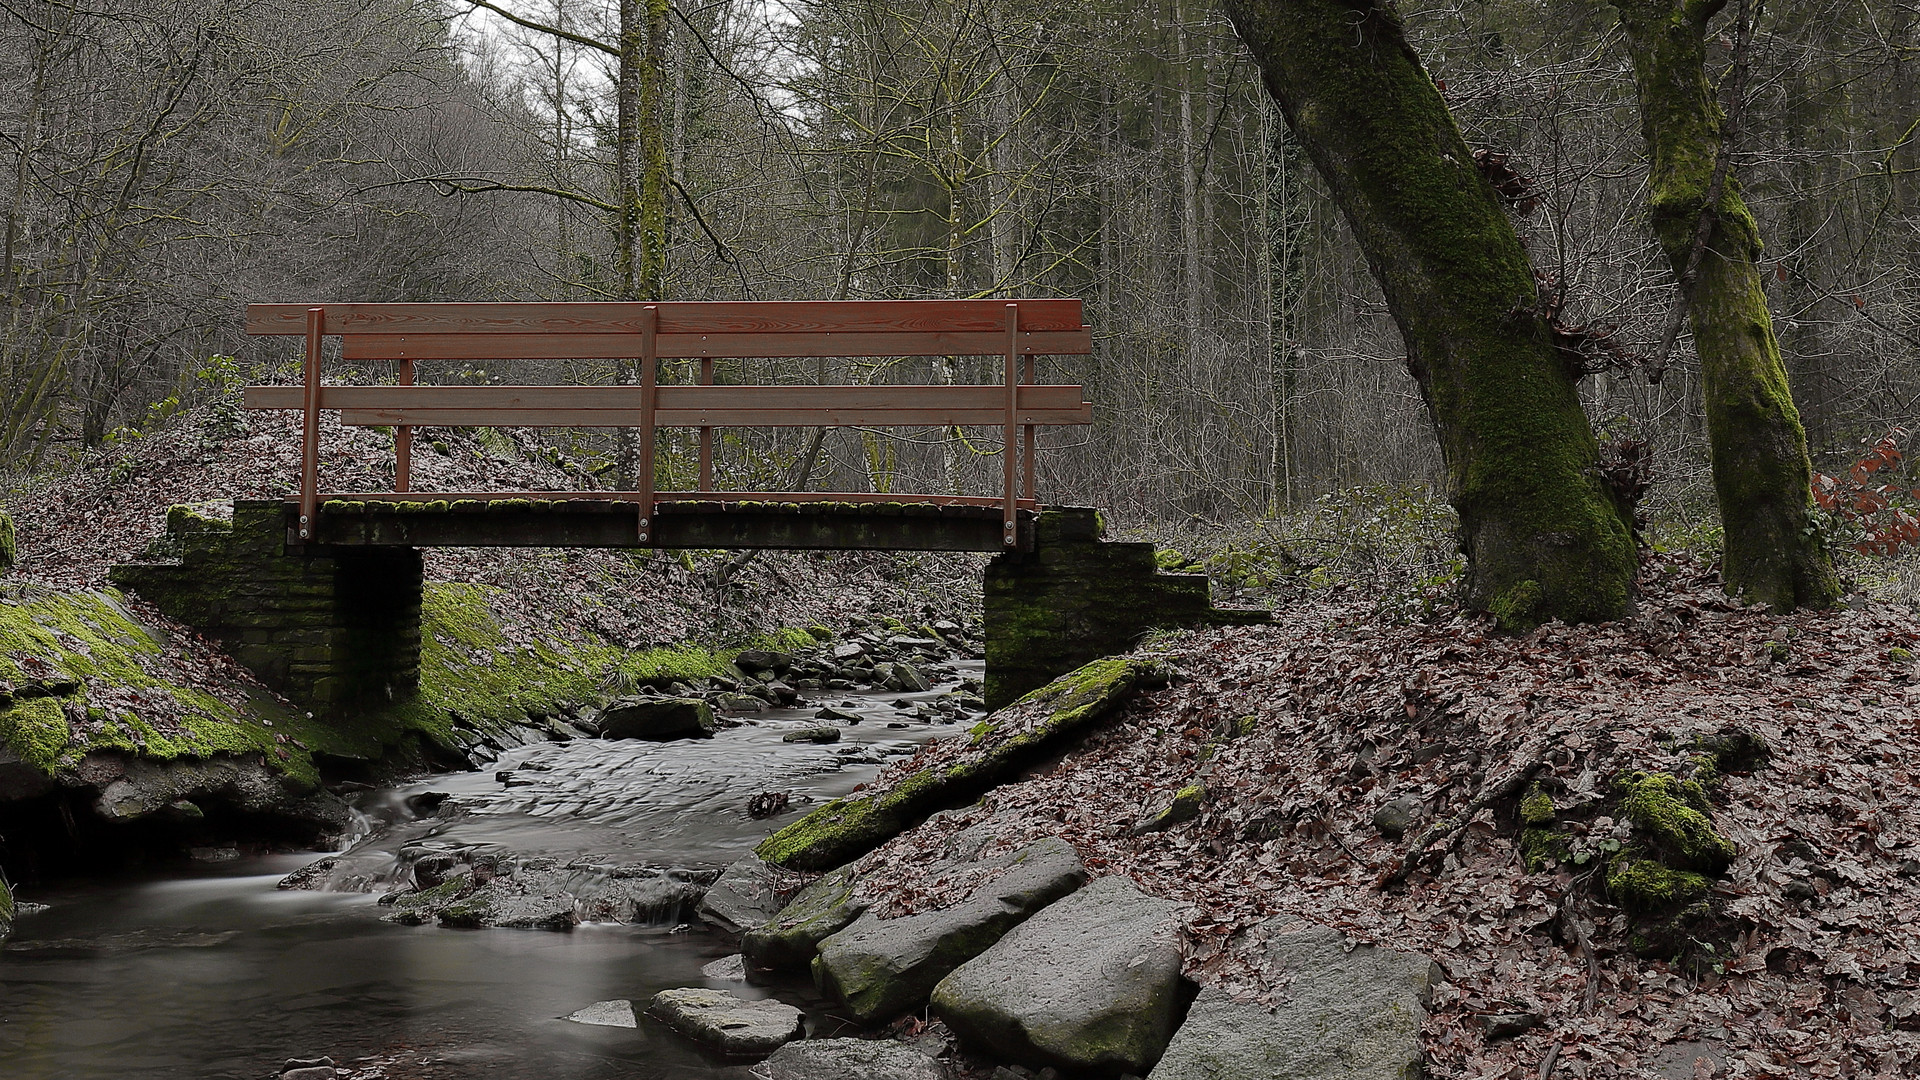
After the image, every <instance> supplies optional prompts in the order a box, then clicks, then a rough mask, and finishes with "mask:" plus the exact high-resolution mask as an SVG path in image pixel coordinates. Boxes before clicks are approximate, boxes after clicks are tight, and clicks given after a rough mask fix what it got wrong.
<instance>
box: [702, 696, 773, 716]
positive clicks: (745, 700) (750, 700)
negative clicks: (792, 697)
mask: <svg viewBox="0 0 1920 1080" xmlns="http://www.w3.org/2000/svg"><path fill="white" fill-rule="evenodd" d="M713 703H714V705H715V706H716V707H717V708H721V709H725V710H726V711H728V712H761V711H763V710H765V709H766V707H767V702H766V701H765V700H764V699H762V698H757V697H754V696H753V695H752V694H719V695H716V696H715V697H714V699H713Z"/></svg>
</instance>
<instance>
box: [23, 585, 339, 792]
mask: <svg viewBox="0 0 1920 1080" xmlns="http://www.w3.org/2000/svg"><path fill="white" fill-rule="evenodd" d="M178 651H179V646H178V645H177V644H176V643H174V642H171V641H169V640H167V639H166V638H165V637H164V636H163V635H159V634H157V633H156V632H155V631H152V630H149V629H148V628H147V627H145V626H142V625H141V624H140V623H138V622H136V621H135V620H134V618H133V616H132V615H131V614H130V613H129V612H128V611H127V609H126V607H125V606H124V604H123V602H122V597H121V595H120V594H119V593H118V592H115V591H113V590H104V591H98V592H94V591H88V592H75V593H60V592H50V591H45V590H36V591H33V592H30V593H28V594H25V595H24V596H23V597H22V602H20V603H0V683H5V684H7V686H9V687H10V688H11V689H10V690H8V691H7V692H6V693H4V694H0V743H4V744H5V745H6V747H7V748H8V749H9V750H11V751H12V752H13V753H14V754H16V755H17V756H18V757H19V758H20V759H21V760H22V761H24V762H26V763H28V764H30V765H33V766H34V767H36V768H39V769H41V770H43V771H45V772H47V773H49V774H50V773H52V772H53V770H54V769H55V768H57V767H58V766H59V765H60V764H62V763H64V762H68V761H74V760H78V759H79V758H80V757H81V756H83V755H85V754H87V753H90V752H93V751H101V750H121V751H126V752H129V753H137V754H139V755H141V756H143V757H147V758H150V759H157V760H172V759H176V758H199V759H205V758H211V757H216V756H222V755H232V756H249V755H256V754H257V755H260V756H262V757H264V758H265V759H266V760H267V762H268V764H269V765H271V766H273V767H276V768H279V769H280V770H281V771H283V772H286V773H287V774H289V775H290V776H293V777H295V778H297V779H301V780H306V781H313V780H317V779H318V776H317V773H316V772H315V770H314V768H313V763H312V758H311V755H310V753H309V751H310V750H311V749H312V748H313V747H314V745H315V743H317V742H320V741H322V740H323V739H324V736H325V732H324V731H323V730H321V729H319V728H318V727H317V726H315V725H312V724H310V723H308V722H306V721H305V720H304V718H302V717H297V716H294V715H291V714H289V713H288V712H287V711H286V710H284V709H282V708H280V707H279V706H277V705H276V704H274V703H273V702H272V700H271V699H270V698H268V697H266V695H259V697H258V699H257V700H255V699H250V698H245V697H243V695H241V694H238V693H236V694H232V695H230V696H229V698H228V699H222V698H220V697H216V696H214V695H213V694H211V693H208V692H207V691H206V690H204V689H201V688H200V687H199V686H195V685H187V683H188V681H189V680H188V677H187V676H186V675H185V674H184V673H183V672H182V670H181V669H180V667H179V666H178V664H177V663H176V659H177V656H178ZM194 681H196V682H203V681H204V680H203V679H200V680H194Z"/></svg>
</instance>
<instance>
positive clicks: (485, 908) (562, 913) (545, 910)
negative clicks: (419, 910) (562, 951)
mask: <svg viewBox="0 0 1920 1080" xmlns="http://www.w3.org/2000/svg"><path fill="white" fill-rule="evenodd" d="M439 920H440V925H441V926H447V927H452V928H455V929H460V930H477V929H479V928H480V927H483V926H498V927H502V928H504V929H509V930H571V929H573V928H574V927H575V926H576V925H578V924H579V922H580V916H579V914H578V913H577V912H576V911H575V910H574V902H573V897H571V896H569V895H567V894H565V893H546V894H541V895H533V894H530V893H526V892H522V891H520V890H519V889H516V888H514V887H513V886H512V884H511V883H510V880H509V881H495V882H490V883H488V884H486V885H483V886H481V887H480V888H478V889H476V890H474V891H473V892H472V893H471V894H469V895H467V896H464V897H462V898H460V899H459V900H456V901H454V902H453V903H451V904H449V905H447V906H446V907H444V908H441V909H440V913H439Z"/></svg>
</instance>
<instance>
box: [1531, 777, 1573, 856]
mask: <svg viewBox="0 0 1920 1080" xmlns="http://www.w3.org/2000/svg"><path fill="white" fill-rule="evenodd" d="M1558 815H1559V809H1558V808H1557V807H1556V806H1554V803H1553V796H1551V795H1549V794H1547V793H1546V791H1545V789H1543V788H1542V787H1541V786H1540V785H1539V784H1535V785H1533V787H1532V788H1530V789H1528V791H1527V795H1526V797H1525V798H1523V799H1521V800H1520V826H1521V828H1520V861H1521V862H1522V863H1523V864H1524V865H1525V866H1526V868H1527V872H1528V873H1530V874H1537V873H1540V872H1541V871H1543V870H1547V869H1549V868H1551V867H1552V866H1553V865H1554V864H1555V863H1558V862H1562V861H1565V860H1566V858H1567V856H1568V846H1567V840H1566V837H1565V836H1563V835H1562V834H1560V833H1559V832H1556V831H1555V830H1554V828H1553V826H1554V822H1555V821H1556V820H1557V818H1558Z"/></svg>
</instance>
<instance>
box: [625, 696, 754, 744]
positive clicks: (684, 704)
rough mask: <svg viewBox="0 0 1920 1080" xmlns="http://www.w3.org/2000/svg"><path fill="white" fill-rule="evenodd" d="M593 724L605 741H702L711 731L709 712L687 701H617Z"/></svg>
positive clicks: (696, 702) (696, 700) (702, 704)
mask: <svg viewBox="0 0 1920 1080" xmlns="http://www.w3.org/2000/svg"><path fill="white" fill-rule="evenodd" d="M724 696H733V697H738V696H739V695H723V697H724ZM749 700H752V699H749ZM594 723H595V726H597V727H598V728H599V729H600V736H601V738H605V739H687V738H704V737H706V736H708V735H712V734H713V729H714V721H713V709H712V708H710V707H709V706H708V705H707V703H706V702H704V701H701V700H700V699H699V698H691V697H674V698H638V697H630V698H621V699H619V700H618V701H615V702H612V703H611V704H609V705H608V706H607V707H606V708H604V709H602V710H600V714H599V716H598V717H596V718H595V721H594Z"/></svg>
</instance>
